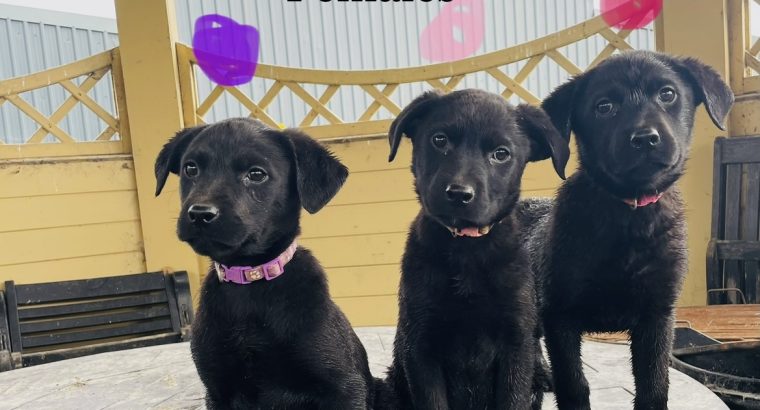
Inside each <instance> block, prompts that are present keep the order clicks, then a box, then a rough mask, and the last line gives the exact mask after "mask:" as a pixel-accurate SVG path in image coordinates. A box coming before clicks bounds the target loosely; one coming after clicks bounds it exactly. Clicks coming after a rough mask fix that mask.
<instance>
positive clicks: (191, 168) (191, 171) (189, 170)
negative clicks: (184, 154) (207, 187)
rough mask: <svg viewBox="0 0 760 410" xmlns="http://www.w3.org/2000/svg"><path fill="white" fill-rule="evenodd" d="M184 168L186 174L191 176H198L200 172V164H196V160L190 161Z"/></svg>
mask: <svg viewBox="0 0 760 410" xmlns="http://www.w3.org/2000/svg"><path fill="white" fill-rule="evenodd" d="M182 170H183V171H184V172H185V175H187V176H188V177H190V178H193V177H197V176H198V173H199V171H198V166H197V165H195V162H188V163H187V164H185V166H184V167H182Z"/></svg>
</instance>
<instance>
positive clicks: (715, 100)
mask: <svg viewBox="0 0 760 410" xmlns="http://www.w3.org/2000/svg"><path fill="white" fill-rule="evenodd" d="M671 59H672V60H671V63H672V64H674V65H675V68H676V70H677V71H679V72H680V73H681V75H683V76H684V77H685V78H686V79H687V80H688V81H689V83H690V84H691V87H692V89H693V90H694V93H695V94H696V95H697V101H698V102H699V103H703V104H705V109H707V113H708V114H710V119H711V120H712V122H713V123H714V124H715V126H716V127H718V128H720V129H722V130H724V131H725V130H726V125H725V123H724V121H725V119H726V116H727V115H728V112H729V111H730V110H731V107H732V106H733V105H734V93H733V91H731V88H730V87H729V86H728V84H726V82H725V81H723V79H722V78H721V77H720V74H718V72H717V71H715V69H713V68H712V67H710V66H709V65H707V64H705V63H703V62H701V61H699V60H697V59H696V58H693V57H687V58H676V57H671Z"/></svg>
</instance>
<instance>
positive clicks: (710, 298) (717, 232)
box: [706, 137, 726, 305]
mask: <svg viewBox="0 0 760 410" xmlns="http://www.w3.org/2000/svg"><path fill="white" fill-rule="evenodd" d="M725 145H726V138H725V137H718V138H716V139H715V143H714V148H713V189H712V221H711V239H710V242H709V244H708V248H707V260H706V262H707V265H706V275H707V277H706V282H707V290H710V289H720V288H722V287H723V271H722V269H721V267H722V262H721V261H720V260H719V259H718V255H717V245H716V243H715V241H716V240H717V239H718V238H720V237H722V235H723V221H724V218H725V204H726V201H725V191H724V187H725V186H726V183H725V181H726V172H725V165H724V164H723V147H724V146H725ZM724 301H725V295H722V294H718V293H708V294H707V303H708V304H710V305H715V304H719V303H721V302H724Z"/></svg>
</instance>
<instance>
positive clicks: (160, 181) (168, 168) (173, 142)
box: [155, 125, 207, 196]
mask: <svg viewBox="0 0 760 410" xmlns="http://www.w3.org/2000/svg"><path fill="white" fill-rule="evenodd" d="M206 127H207V125H199V126H197V127H191V128H185V129H184V130H182V131H179V132H177V134H176V135H174V137H173V138H172V139H170V140H169V142H167V143H166V144H165V145H164V147H163V148H162V149H161V152H159V153H158V157H157V158H156V166H155V172H156V196H158V194H160V193H161V190H162V189H164V185H165V184H166V178H168V177H169V173H170V172H171V173H172V174H179V167H180V165H181V164H180V161H181V160H182V154H184V153H185V150H186V149H187V147H188V145H190V142H191V141H192V140H193V138H195V137H196V136H197V135H198V134H199V133H200V132H201V131H203V130H204V129H205V128H206Z"/></svg>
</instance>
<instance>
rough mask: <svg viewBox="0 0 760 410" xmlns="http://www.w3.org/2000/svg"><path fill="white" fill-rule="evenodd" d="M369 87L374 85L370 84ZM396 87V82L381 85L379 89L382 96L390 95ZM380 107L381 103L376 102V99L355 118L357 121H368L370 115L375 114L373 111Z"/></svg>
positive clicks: (370, 117)
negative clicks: (381, 87)
mask: <svg viewBox="0 0 760 410" xmlns="http://www.w3.org/2000/svg"><path fill="white" fill-rule="evenodd" d="M370 87H374V86H373V85H370ZM397 88H398V84H386V86H385V87H383V89H382V91H380V92H381V93H382V94H383V95H384V96H386V97H390V96H391V95H392V94H393V93H394V92H395V91H396V89H397ZM380 107H382V105H381V104H380V103H379V102H377V100H375V101H372V103H371V104H370V105H369V106H368V107H367V109H366V110H365V111H364V113H363V114H362V115H361V116H360V117H359V118H358V119H357V120H356V121H357V122H362V121H369V120H371V119H372V117H373V116H374V115H375V113H376V112H377V111H378V110H379V109H380Z"/></svg>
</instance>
